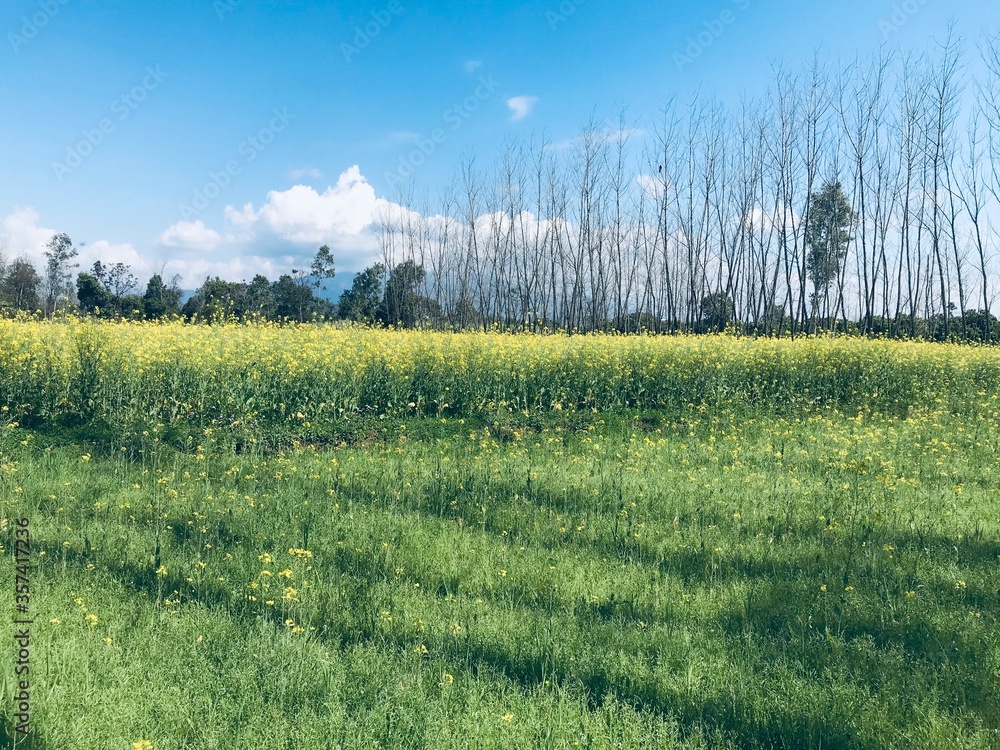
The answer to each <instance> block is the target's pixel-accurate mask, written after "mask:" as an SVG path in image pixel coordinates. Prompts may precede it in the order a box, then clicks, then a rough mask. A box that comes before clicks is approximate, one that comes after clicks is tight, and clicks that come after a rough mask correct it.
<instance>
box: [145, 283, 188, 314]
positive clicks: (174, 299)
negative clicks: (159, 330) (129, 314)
mask: <svg viewBox="0 0 1000 750" xmlns="http://www.w3.org/2000/svg"><path fill="white" fill-rule="evenodd" d="M180 300H181V290H180V289H178V288H177V286H176V284H173V285H171V286H169V287H168V286H167V285H166V284H164V283H163V277H162V276H160V274H154V275H153V276H151V277H150V279H149V281H148V282H146V291H145V293H144V294H143V295H142V307H141V309H142V311H143V313H144V315H145V316H146V319H147V320H159V319H161V318H166V317H169V316H171V315H174V314H175V313H177V312H178V309H179V305H180Z"/></svg>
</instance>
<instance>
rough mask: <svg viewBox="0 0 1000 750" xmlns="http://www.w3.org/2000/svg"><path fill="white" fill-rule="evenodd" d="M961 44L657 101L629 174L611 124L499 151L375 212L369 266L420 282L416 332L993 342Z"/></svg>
mask: <svg viewBox="0 0 1000 750" xmlns="http://www.w3.org/2000/svg"><path fill="white" fill-rule="evenodd" d="M963 46H964V45H963V44H962V43H961V42H960V41H957V40H955V39H954V38H953V37H952V36H950V35H949V37H948V39H947V40H946V41H945V42H944V43H943V44H942V45H941V46H940V47H939V49H938V50H937V51H936V52H934V53H933V54H930V55H927V56H924V57H915V56H898V55H896V56H893V55H891V54H889V53H885V54H884V55H882V56H879V57H877V58H875V59H873V60H869V61H864V62H862V61H858V62H855V63H853V64H851V65H849V66H847V67H846V68H844V69H841V70H831V69H830V68H829V67H826V66H824V65H823V64H821V63H820V62H819V61H817V62H814V63H813V64H812V66H811V67H809V69H808V70H806V71H805V72H803V73H802V74H791V73H787V72H778V73H777V75H776V78H775V80H774V82H773V85H772V86H771V87H770V89H769V91H768V92H767V93H766V94H765V95H764V96H763V97H762V98H760V99H757V100H753V99H746V100H744V101H743V102H742V103H741V105H739V106H738V107H737V108H735V109H725V108H723V107H722V106H720V105H718V104H715V103H712V102H709V101H705V100H698V101H695V102H693V103H678V102H673V103H671V104H669V105H668V106H666V107H665V108H664V110H663V112H662V117H660V118H659V119H658V121H657V122H656V123H655V125H653V126H652V127H651V128H648V129H647V130H646V132H644V133H642V135H643V136H644V137H643V138H642V140H641V143H642V145H643V149H642V151H643V153H641V155H638V156H637V151H639V150H640V149H637V148H635V145H636V143H637V141H639V133H640V131H638V130H637V129H635V128H634V127H630V123H629V122H627V121H626V118H625V117H624V116H622V117H621V118H620V119H619V121H618V122H616V123H614V124H613V126H611V127H608V126H607V125H606V124H605V123H600V122H592V123H591V124H590V125H589V126H588V127H587V128H586V129H585V130H584V131H583V133H582V134H581V136H580V137H579V138H578V139H577V140H576V141H574V142H572V143H569V144H552V143H549V142H546V141H541V142H538V141H532V142H530V143H526V142H511V143H509V144H507V145H506V146H505V147H504V148H503V149H502V151H501V154H500V157H499V159H498V161H497V162H495V163H494V164H493V165H492V166H491V167H489V168H487V169H482V168H481V167H480V166H479V165H478V164H477V163H476V161H475V160H474V159H468V160H467V161H466V162H465V163H463V164H462V165H461V170H460V173H459V176H458V178H457V179H456V180H455V182H454V183H453V185H452V186H451V188H450V189H449V190H448V191H447V192H446V193H445V195H444V198H443V200H441V201H440V202H438V203H436V204H434V205H428V204H426V203H424V204H422V205H421V204H419V202H417V203H416V204H415V203H414V201H412V200H400V201H399V202H400V203H403V204H405V208H403V209H402V210H387V211H386V213H385V215H384V216H383V217H381V221H380V223H379V227H378V236H379V241H380V245H381V252H382V262H383V265H384V266H386V267H395V266H396V265H398V264H399V263H401V262H403V261H409V262H412V263H414V264H415V265H416V266H418V267H421V268H425V269H427V273H426V275H425V276H424V277H423V278H422V280H421V282H420V284H419V293H420V294H421V295H422V296H423V297H425V298H427V299H428V300H430V301H432V302H433V308H428V313H429V314H430V316H431V317H432V318H433V317H435V315H437V314H440V316H442V317H443V319H444V320H445V321H446V322H447V324H448V325H449V326H451V327H458V328H467V327H469V326H472V325H481V326H491V325H499V326H500V327H502V328H505V329H511V330H521V329H525V328H527V329H553V328H555V329H566V330H580V331H593V330H615V331H623V332H634V331H638V330H643V329H645V330H651V331H668V332H670V331H713V330H720V329H724V328H733V329H737V330H741V331H744V332H752V333H757V334H762V335H770V334H785V335H787V334H791V335H799V334H806V333H813V332H816V331H819V330H831V329H836V330H842V331H843V330H847V331H852V332H856V333H859V334H865V335H893V336H910V337H916V336H923V337H933V338H966V339H976V340H986V341H998V340H1000V327H998V322H997V318H996V317H995V315H994V310H995V308H996V297H997V293H998V292H1000V273H998V272H1000V268H998V266H1000V257H998V256H1000V234H998V229H1000V168H998V165H1000V41H998V39H996V38H995V39H993V40H992V41H990V40H987V41H986V42H985V43H984V44H983V46H982V48H981V49H980V50H978V51H977V53H976V55H975V57H976V58H977V59H975V60H974V61H973V62H974V65H970V66H964V65H963V61H964V60H966V59H968V58H969V57H971V56H970V55H969V54H968V52H967V51H966V50H965V49H963ZM637 174H638V175H639V177H638V179H637V178H636V175H637Z"/></svg>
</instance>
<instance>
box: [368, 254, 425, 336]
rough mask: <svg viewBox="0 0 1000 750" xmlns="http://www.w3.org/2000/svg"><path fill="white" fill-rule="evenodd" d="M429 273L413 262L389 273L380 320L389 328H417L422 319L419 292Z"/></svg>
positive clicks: (406, 263)
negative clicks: (421, 283)
mask: <svg viewBox="0 0 1000 750" xmlns="http://www.w3.org/2000/svg"><path fill="white" fill-rule="evenodd" d="M426 275H427V272H426V271H424V267H423V266H421V265H419V264H417V263H414V262H413V261H412V260H408V261H405V262H403V263H400V264H399V265H398V266H396V267H395V268H393V269H392V271H391V272H390V273H389V280H388V281H387V282H386V285H385V296H384V297H383V299H382V304H381V305H380V306H379V313H378V318H379V320H380V321H382V323H384V324H385V325H387V326H398V327H402V328H415V327H416V325H417V321H418V320H419V318H420V312H421V311H420V307H421V305H420V302H421V297H420V295H419V293H418V292H417V289H418V287H419V286H420V282H422V281H423V280H424V277H425V276H426Z"/></svg>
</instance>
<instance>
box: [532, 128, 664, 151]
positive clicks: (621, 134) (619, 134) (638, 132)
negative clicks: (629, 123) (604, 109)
mask: <svg viewBox="0 0 1000 750" xmlns="http://www.w3.org/2000/svg"><path fill="white" fill-rule="evenodd" d="M645 136H646V131H645V130H643V129H642V128H625V129H624V130H617V129H612V128H605V129H604V130H596V131H594V132H592V133H589V137H590V138H591V139H592V141H591V142H596V143H601V144H604V143H624V142H625V141H628V140H630V139H632V138H644V137H645ZM585 137H586V136H582V135H578V136H577V137H576V138H570V139H568V140H565V141H556V142H555V143H552V144H550V145H549V146H548V147H547V150H548V151H567V150H569V149H571V148H575V147H576V146H579V145H581V144H582V143H583V142H584V138H585Z"/></svg>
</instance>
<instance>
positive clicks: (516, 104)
mask: <svg viewBox="0 0 1000 750" xmlns="http://www.w3.org/2000/svg"><path fill="white" fill-rule="evenodd" d="M537 103H538V97H537V96H513V97H511V98H510V99H508V100H507V106H508V107H510V111H511V113H512V114H511V118H510V119H512V120H514V121H517V120H523V119H524V118H525V117H527V116H528V115H530V114H531V110H532V109H534V107H535V105H536V104H537Z"/></svg>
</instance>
